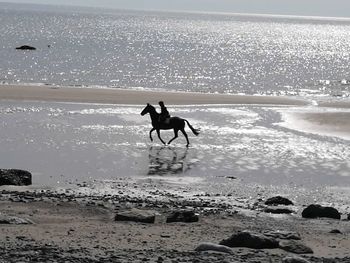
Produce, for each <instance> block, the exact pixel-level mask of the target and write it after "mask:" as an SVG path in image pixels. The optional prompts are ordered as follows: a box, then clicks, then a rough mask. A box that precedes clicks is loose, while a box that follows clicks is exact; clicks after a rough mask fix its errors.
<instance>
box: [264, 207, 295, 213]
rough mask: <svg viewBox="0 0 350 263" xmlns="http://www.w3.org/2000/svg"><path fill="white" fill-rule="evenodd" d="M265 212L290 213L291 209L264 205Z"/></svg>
mask: <svg viewBox="0 0 350 263" xmlns="http://www.w3.org/2000/svg"><path fill="white" fill-rule="evenodd" d="M264 212H265V213H271V214H292V213H293V211H292V210H290V209H288V208H283V207H266V208H264Z"/></svg>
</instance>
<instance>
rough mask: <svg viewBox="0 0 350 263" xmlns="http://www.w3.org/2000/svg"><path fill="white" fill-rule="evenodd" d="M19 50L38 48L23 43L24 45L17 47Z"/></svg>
mask: <svg viewBox="0 0 350 263" xmlns="http://www.w3.org/2000/svg"><path fill="white" fill-rule="evenodd" d="M16 49H17V50H36V48H35V47H32V46H28V45H23V46H20V47H16Z"/></svg>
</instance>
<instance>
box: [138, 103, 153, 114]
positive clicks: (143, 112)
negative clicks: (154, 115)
mask: <svg viewBox="0 0 350 263" xmlns="http://www.w3.org/2000/svg"><path fill="white" fill-rule="evenodd" d="M152 108H153V109H154V107H153V106H152V105H151V104H149V103H147V106H146V107H145V108H144V109H143V110H142V111H141V115H142V116H143V115H145V114H147V113H149V112H150V111H151V110H152Z"/></svg>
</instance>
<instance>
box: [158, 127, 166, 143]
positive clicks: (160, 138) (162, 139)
mask: <svg viewBox="0 0 350 263" xmlns="http://www.w3.org/2000/svg"><path fill="white" fill-rule="evenodd" d="M157 134H158V138H159V140H160V141H161V142H162V143H163V144H164V145H165V144H166V143H165V141H163V139H162V138H161V137H160V130H159V129H157Z"/></svg>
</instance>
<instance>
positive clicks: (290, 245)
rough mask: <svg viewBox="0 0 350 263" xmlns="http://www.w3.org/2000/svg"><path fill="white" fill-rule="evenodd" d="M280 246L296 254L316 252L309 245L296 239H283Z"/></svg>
mask: <svg viewBox="0 0 350 263" xmlns="http://www.w3.org/2000/svg"><path fill="white" fill-rule="evenodd" d="M279 247H280V248H281V249H283V250H285V251H288V252H292V253H295V254H312V253H314V252H313V251H312V249H311V248H309V247H308V246H306V245H304V244H302V243H300V242H298V241H294V240H288V241H281V242H280V244H279Z"/></svg>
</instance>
